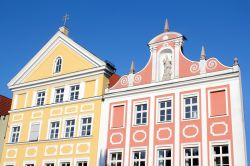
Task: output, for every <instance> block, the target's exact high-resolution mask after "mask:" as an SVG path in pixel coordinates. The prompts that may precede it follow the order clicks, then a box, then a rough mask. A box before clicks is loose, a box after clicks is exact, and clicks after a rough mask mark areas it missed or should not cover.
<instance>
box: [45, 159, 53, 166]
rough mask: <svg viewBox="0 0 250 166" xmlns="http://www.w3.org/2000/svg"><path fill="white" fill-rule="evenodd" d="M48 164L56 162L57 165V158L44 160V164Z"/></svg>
mask: <svg viewBox="0 0 250 166" xmlns="http://www.w3.org/2000/svg"><path fill="white" fill-rule="evenodd" d="M46 164H54V166H56V160H43V166H46Z"/></svg>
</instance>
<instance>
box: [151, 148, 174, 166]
mask: <svg viewBox="0 0 250 166" xmlns="http://www.w3.org/2000/svg"><path fill="white" fill-rule="evenodd" d="M165 149H169V150H170V151H171V157H170V158H169V157H168V158H163V159H164V160H165V159H170V160H171V165H172V166H173V160H174V158H173V146H172V145H157V146H156V147H155V165H156V166H159V165H158V163H159V158H158V150H165Z"/></svg>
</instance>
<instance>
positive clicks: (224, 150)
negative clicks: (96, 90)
mask: <svg viewBox="0 0 250 166" xmlns="http://www.w3.org/2000/svg"><path fill="white" fill-rule="evenodd" d="M213 159H214V165H215V166H230V159H229V149H228V145H216V146H213Z"/></svg>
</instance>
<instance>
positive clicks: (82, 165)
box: [76, 161, 88, 166]
mask: <svg viewBox="0 0 250 166" xmlns="http://www.w3.org/2000/svg"><path fill="white" fill-rule="evenodd" d="M76 166H88V162H87V161H77V163H76Z"/></svg>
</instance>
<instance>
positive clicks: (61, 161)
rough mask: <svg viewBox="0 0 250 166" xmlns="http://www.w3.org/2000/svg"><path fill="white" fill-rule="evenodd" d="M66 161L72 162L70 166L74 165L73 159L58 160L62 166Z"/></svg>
mask: <svg viewBox="0 0 250 166" xmlns="http://www.w3.org/2000/svg"><path fill="white" fill-rule="evenodd" d="M66 162H68V163H70V166H73V162H72V159H59V160H58V165H59V166H61V165H62V163H66Z"/></svg>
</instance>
